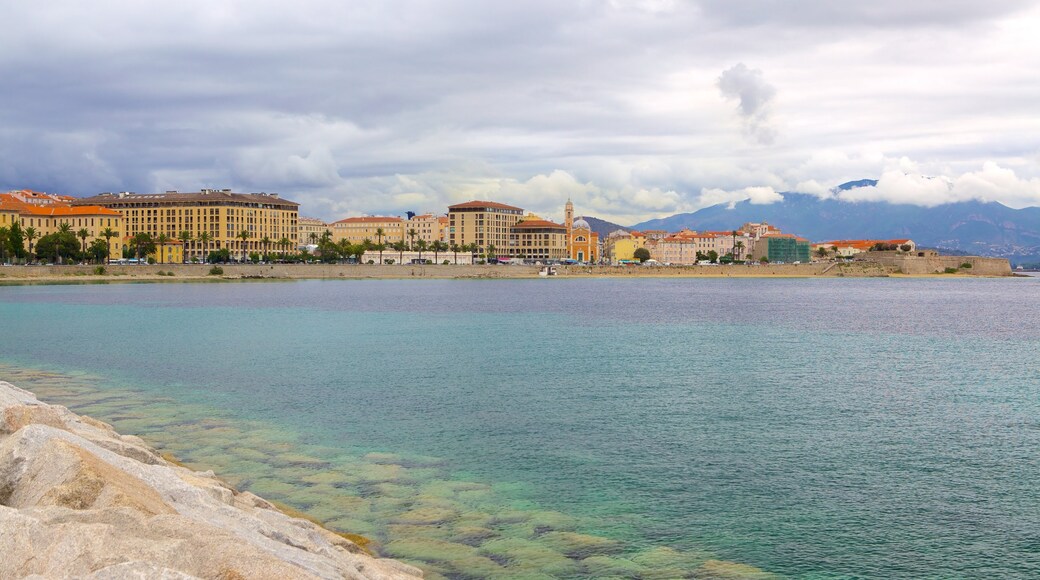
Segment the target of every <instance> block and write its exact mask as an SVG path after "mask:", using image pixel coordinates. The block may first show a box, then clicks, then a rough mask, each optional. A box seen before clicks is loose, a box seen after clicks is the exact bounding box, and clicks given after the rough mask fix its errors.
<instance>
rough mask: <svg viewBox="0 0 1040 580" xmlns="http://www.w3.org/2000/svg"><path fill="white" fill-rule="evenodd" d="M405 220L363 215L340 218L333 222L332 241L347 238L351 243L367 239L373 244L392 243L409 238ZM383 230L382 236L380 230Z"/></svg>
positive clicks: (340, 240) (358, 242)
mask: <svg viewBox="0 0 1040 580" xmlns="http://www.w3.org/2000/svg"><path fill="white" fill-rule="evenodd" d="M404 224H405V222H404V220H402V219H401V218H399V217H381V216H362V217H352V218H347V219H343V220H339V221H338V222H335V223H333V224H332V228H331V229H332V241H334V242H337V243H338V242H342V241H343V240H347V241H348V242H349V243H351V244H360V243H361V242H364V241H365V240H368V241H370V242H372V243H373V244H378V243H380V239H381V240H382V243H384V244H392V243H394V242H402V241H405V240H407V238H406V237H405V225H404ZM380 230H382V231H383V233H382V236H380V234H379V231H380Z"/></svg>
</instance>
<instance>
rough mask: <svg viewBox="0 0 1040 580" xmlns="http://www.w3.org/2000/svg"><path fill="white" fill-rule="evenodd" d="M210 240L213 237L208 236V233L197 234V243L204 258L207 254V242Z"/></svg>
mask: <svg viewBox="0 0 1040 580" xmlns="http://www.w3.org/2000/svg"><path fill="white" fill-rule="evenodd" d="M212 239H213V236H211V235H209V232H202V233H200V234H199V243H200V244H202V255H204V256H206V255H208V254H209V242H210V240H212Z"/></svg>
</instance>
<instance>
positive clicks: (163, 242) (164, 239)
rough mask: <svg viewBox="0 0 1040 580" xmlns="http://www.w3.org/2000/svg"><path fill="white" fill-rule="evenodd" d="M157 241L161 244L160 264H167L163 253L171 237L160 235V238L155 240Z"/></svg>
mask: <svg viewBox="0 0 1040 580" xmlns="http://www.w3.org/2000/svg"><path fill="white" fill-rule="evenodd" d="M155 241H156V242H158V244H159V263H160V264H165V263H166V260H165V259H164V255H163V251H164V250H165V249H166V244H168V243H169V242H170V236H168V235H166V234H159V237H157V238H155Z"/></svg>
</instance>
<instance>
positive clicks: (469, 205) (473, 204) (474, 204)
mask: <svg viewBox="0 0 1040 580" xmlns="http://www.w3.org/2000/svg"><path fill="white" fill-rule="evenodd" d="M482 207H489V208H492V209H512V210H517V211H523V210H522V209H521V208H519V207H515V206H512V205H506V204H504V203H498V202H497V201H467V202H466V203H457V204H455V205H449V206H448V209H449V210H453V209H478V208H482Z"/></svg>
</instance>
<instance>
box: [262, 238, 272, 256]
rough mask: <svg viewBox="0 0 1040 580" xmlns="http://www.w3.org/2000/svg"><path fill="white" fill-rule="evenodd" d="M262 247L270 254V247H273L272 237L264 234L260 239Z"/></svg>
mask: <svg viewBox="0 0 1040 580" xmlns="http://www.w3.org/2000/svg"><path fill="white" fill-rule="evenodd" d="M260 247H261V248H263V249H264V254H268V253H270V252H268V249H269V248H270V247H271V238H269V237H267V236H264V237H263V238H262V239H261V240H260Z"/></svg>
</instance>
